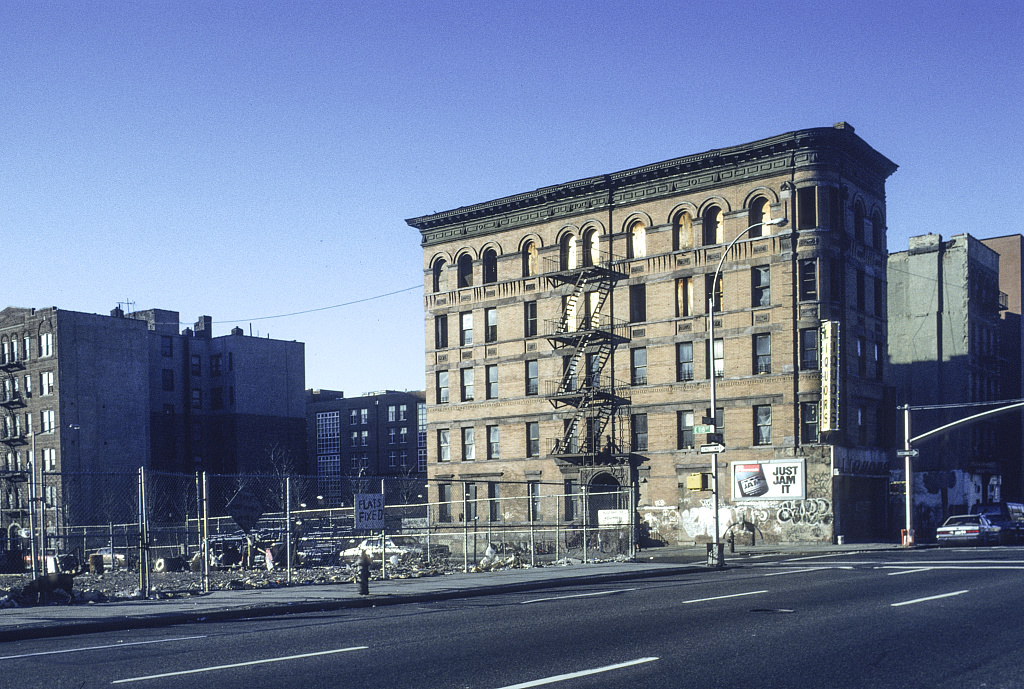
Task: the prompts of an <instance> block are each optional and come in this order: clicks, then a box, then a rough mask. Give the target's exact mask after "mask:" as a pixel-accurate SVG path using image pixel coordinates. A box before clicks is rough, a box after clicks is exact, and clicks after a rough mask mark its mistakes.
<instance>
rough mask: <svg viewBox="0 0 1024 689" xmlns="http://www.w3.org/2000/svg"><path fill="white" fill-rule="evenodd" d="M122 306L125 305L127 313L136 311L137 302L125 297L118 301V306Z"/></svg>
mask: <svg viewBox="0 0 1024 689" xmlns="http://www.w3.org/2000/svg"><path fill="white" fill-rule="evenodd" d="M122 306H123V307H124V308H123V309H122V310H123V311H124V312H125V313H134V311H135V302H134V301H131V300H129V299H128V298H127V297H125V300H124V301H119V302H117V308H119V309H120V308H121V307H122Z"/></svg>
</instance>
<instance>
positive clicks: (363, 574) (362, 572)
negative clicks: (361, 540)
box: [358, 550, 370, 596]
mask: <svg viewBox="0 0 1024 689" xmlns="http://www.w3.org/2000/svg"><path fill="white" fill-rule="evenodd" d="M358 578H359V595H361V596H367V595H369V594H370V556H369V555H368V554H367V552H366V551H365V550H364V551H362V552H361V553H359V575H358Z"/></svg>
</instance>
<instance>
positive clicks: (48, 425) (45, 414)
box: [19, 409, 57, 435]
mask: <svg viewBox="0 0 1024 689" xmlns="http://www.w3.org/2000/svg"><path fill="white" fill-rule="evenodd" d="M56 416H57V415H56V412H54V410H52V409H44V410H43V411H41V412H40V413H39V432H40V433H52V432H53V431H54V430H56V428H57V423H56ZM26 418H29V419H31V418H32V417H31V416H29V417H26ZM26 425H28V426H29V430H31V424H26ZM19 435H20V434H19Z"/></svg>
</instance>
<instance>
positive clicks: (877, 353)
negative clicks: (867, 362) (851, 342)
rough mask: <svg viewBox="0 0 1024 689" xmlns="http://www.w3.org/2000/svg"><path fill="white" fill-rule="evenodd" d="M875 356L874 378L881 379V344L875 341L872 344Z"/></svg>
mask: <svg viewBox="0 0 1024 689" xmlns="http://www.w3.org/2000/svg"><path fill="white" fill-rule="evenodd" d="M872 347H873V349H874V358H875V378H876V379H877V380H882V345H880V344H878V343H877V342H875V343H874V344H873V345H872Z"/></svg>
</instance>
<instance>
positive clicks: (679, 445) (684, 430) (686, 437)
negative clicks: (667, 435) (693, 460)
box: [676, 409, 693, 450]
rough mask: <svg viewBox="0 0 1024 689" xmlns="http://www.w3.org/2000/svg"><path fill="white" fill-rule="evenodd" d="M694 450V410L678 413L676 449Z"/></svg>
mask: <svg viewBox="0 0 1024 689" xmlns="http://www.w3.org/2000/svg"><path fill="white" fill-rule="evenodd" d="M692 448H693V410H692V409H687V410H684V411H678V412H676V449H677V450H689V449H692Z"/></svg>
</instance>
